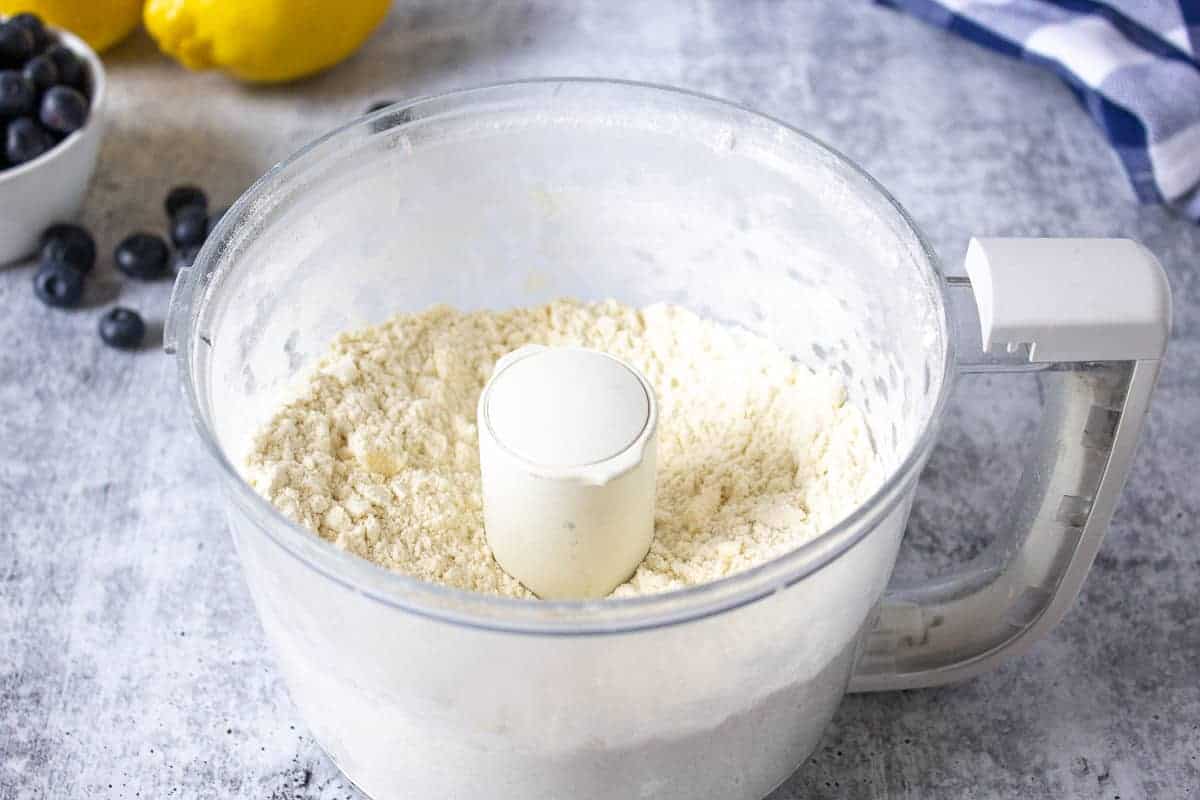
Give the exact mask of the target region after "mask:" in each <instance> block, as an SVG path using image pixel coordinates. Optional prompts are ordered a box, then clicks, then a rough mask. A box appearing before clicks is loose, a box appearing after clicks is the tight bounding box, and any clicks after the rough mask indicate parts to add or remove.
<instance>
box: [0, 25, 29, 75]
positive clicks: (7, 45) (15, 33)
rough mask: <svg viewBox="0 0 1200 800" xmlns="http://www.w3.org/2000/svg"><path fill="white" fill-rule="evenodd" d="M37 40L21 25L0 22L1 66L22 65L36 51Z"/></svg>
mask: <svg viewBox="0 0 1200 800" xmlns="http://www.w3.org/2000/svg"><path fill="white" fill-rule="evenodd" d="M36 46H37V40H36V39H35V38H34V36H33V34H32V33H30V32H29V31H27V30H26V29H25V28H23V27H21V26H20V25H13V24H12V23H11V22H0V67H20V66H21V65H22V64H24V63H25V62H26V61H28V60H29V59H30V58H31V57H32V56H33V53H34V49H35V48H36Z"/></svg>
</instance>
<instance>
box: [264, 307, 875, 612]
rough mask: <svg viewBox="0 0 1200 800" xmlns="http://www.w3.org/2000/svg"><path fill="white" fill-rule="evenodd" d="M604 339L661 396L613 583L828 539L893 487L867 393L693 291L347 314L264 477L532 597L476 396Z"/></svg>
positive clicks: (363, 544) (465, 583) (305, 504)
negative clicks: (635, 535)
mask: <svg viewBox="0 0 1200 800" xmlns="http://www.w3.org/2000/svg"><path fill="white" fill-rule="evenodd" d="M525 344H543V345H550V346H554V345H575V346H583V347H591V348H595V349H597V350H602V351H605V352H608V353H611V354H613V355H616V356H618V357H620V358H623V359H625V360H626V361H628V362H629V363H631V364H633V365H634V366H636V367H637V368H638V369H640V370H641V371H642V372H643V374H645V375H646V377H647V378H648V379H649V380H650V382H651V384H652V385H653V386H654V388H655V391H656V392H657V397H658V403H659V430H658V478H657V481H658V485H657V492H658V496H657V512H656V520H655V532H654V541H653V544H652V545H651V547H650V552H649V554H648V555H647V556H646V558H645V560H644V561H643V562H642V564H641V566H639V567H638V569H637V571H636V572H635V573H634V575H633V577H631V578H630V579H629V580H628V581H627V582H626V583H624V584H622V585H621V586H619V587H617V589H616V590H615V591H614V592H613V596H631V595H643V594H651V593H655V592H664V591H668V590H671V589H677V588H681V587H684V586H689V585H693V584H698V583H704V582H706V581H712V580H715V579H717V578H720V577H722V576H725V575H729V574H730V573H733V572H737V571H739V570H743V569H746V568H747V567H751V566H754V565H756V564H759V563H762V562H763V561H766V560H767V559H769V558H772V557H774V556H776V555H779V554H781V553H783V552H785V551H787V550H790V549H792V548H794V547H796V546H798V545H800V544H803V543H804V542H806V541H808V540H810V539H812V538H813V537H815V536H816V535H817V534H819V533H820V532H821V531H823V530H825V529H826V528H828V527H830V526H831V525H833V524H834V523H835V522H837V521H838V520H839V519H841V518H842V517H843V516H845V515H846V514H847V513H849V512H850V511H851V510H852V509H853V508H854V507H855V506H856V505H857V504H858V503H859V502H861V501H862V500H864V499H865V498H866V497H867V495H868V494H869V493H870V492H871V491H872V490H873V489H875V488H876V486H877V485H878V483H879V468H878V466H877V461H876V457H875V454H874V451H873V449H872V446H871V444H870V440H869V438H868V435H867V429H866V426H865V423H864V420H863V418H862V415H861V414H860V413H859V411H858V410H857V409H856V408H854V407H853V406H852V405H850V404H849V403H847V402H846V397H845V392H844V389H843V387H842V385H841V383H840V381H839V380H838V379H836V378H835V377H834V376H832V375H816V374H813V373H812V372H811V371H810V370H808V369H807V368H805V367H803V366H800V365H798V364H796V363H795V362H793V361H792V360H791V359H790V358H789V357H788V356H787V355H786V354H785V353H783V352H782V351H781V350H779V349H778V348H776V347H775V346H774V345H772V344H771V343H770V342H768V341H766V340H765V339H762V338H760V337H757V336H754V335H752V334H749V333H746V332H744V331H739V330H735V329H731V328H726V327H722V326H720V325H717V324H715V323H712V322H709V321H706V320H703V319H701V318H700V317H698V316H696V315H695V314H693V313H691V312H689V311H687V310H685V309H683V308H679V307H677V306H670V305H654V306H650V307H648V308H645V309H642V310H637V309H634V308H630V307H627V306H624V305H621V304H619V303H616V302H612V301H609V302H604V303H582V302H578V301H573V300H558V301H555V302H553V303H550V304H549V305H544V306H538V307H535V308H523V309H515V310H510V311H481V312H474V313H469V314H468V313H462V312H459V311H455V310H453V309H451V308H447V307H444V306H440V307H436V308H432V309H430V310H428V311H425V312H423V313H420V314H402V315H399V316H396V317H394V318H393V319H391V320H390V321H388V322H386V323H384V324H382V325H379V326H376V327H372V328H366V329H364V330H359V331H353V332H349V333H345V334H342V335H341V336H339V337H338V338H337V340H336V341H335V342H334V343H333V347H332V349H331V351H330V352H329V354H328V355H327V356H326V357H325V358H324V359H323V360H322V361H321V362H320V364H319V365H318V366H317V368H316V370H315V371H314V372H313V374H312V375H311V376H310V377H309V378H308V381H307V383H306V384H305V385H304V386H303V388H302V389H301V391H300V392H299V394H298V395H297V396H296V397H295V399H292V400H291V401H290V402H288V403H287V404H286V405H284V406H283V408H282V409H281V410H280V411H279V412H278V414H276V416H275V417H274V419H272V420H271V421H270V423H269V424H268V425H267V426H266V427H265V428H264V429H263V430H262V431H261V433H260V434H259V435H258V436H257V438H256V440H255V443H254V446H253V450H252V452H251V454H250V456H249V460H248V464H247V468H248V469H247V472H248V477H249V479H250V482H251V484H252V485H253V486H254V487H255V488H256V489H257V490H258V491H259V492H260V493H261V494H262V495H263V496H265V497H266V498H267V499H269V500H270V501H271V502H272V503H273V504H274V505H275V506H276V507H278V508H279V509H280V510H281V511H282V512H283V513H284V514H285V515H287V516H288V517H290V518H291V519H293V520H295V521H297V522H299V523H300V524H302V525H304V526H305V527H307V528H309V529H310V530H312V531H314V532H316V533H317V534H318V535H320V536H321V537H322V538H325V539H328V540H329V541H331V542H334V543H336V544H337V545H338V546H339V547H342V548H344V549H346V550H349V551H350V552H353V553H356V554H358V555H360V556H362V557H363V558H368V559H370V560H372V561H374V562H376V563H377V564H381V565H383V566H384V567H387V568H388V569H391V570H395V571H397V572H402V573H405V574H407V575H413V576H415V577H418V578H421V579H424V580H428V581H434V582H437V583H443V584H447V585H450V586H455V587H458V588H462V589H470V590H473V591H477V592H485V593H488V594H498V595H508V596H513V597H532V596H533V595H532V594H531V593H530V592H529V591H528V590H526V589H525V588H524V587H523V586H522V585H521V584H520V583H518V582H517V581H516V580H515V579H514V578H512V577H510V576H509V575H508V574H507V573H505V572H504V571H503V570H502V569H501V568H500V566H499V565H498V564H497V563H496V561H495V560H494V559H493V558H492V556H491V553H490V551H489V549H488V545H487V540H486V537H485V535H484V530H483V510H482V504H481V498H480V476H479V454H478V450H477V438H476V429H475V413H476V408H475V407H476V403H477V402H478V400H479V394H480V392H481V391H482V390H483V386H484V384H485V383H486V382H487V380H488V378H489V376H490V375H491V372H492V367H493V365H494V364H495V362H496V360H497V359H499V358H500V357H501V356H503V355H504V354H505V353H508V352H510V351H512V350H514V349H516V348H518V347H520V346H522V345H525Z"/></svg>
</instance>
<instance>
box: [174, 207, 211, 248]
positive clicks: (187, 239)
mask: <svg viewBox="0 0 1200 800" xmlns="http://www.w3.org/2000/svg"><path fill="white" fill-rule="evenodd" d="M206 236H208V212H207V211H205V210H204V206H184V207H183V208H181V209H179V211H177V212H176V213H175V215H174V216H173V217H171V243H172V244H174V245H175V246H176V247H188V246H193V245H194V246H199V245H201V244H203V243H204V238H205V237H206Z"/></svg>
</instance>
